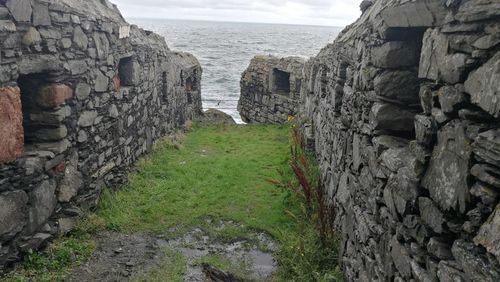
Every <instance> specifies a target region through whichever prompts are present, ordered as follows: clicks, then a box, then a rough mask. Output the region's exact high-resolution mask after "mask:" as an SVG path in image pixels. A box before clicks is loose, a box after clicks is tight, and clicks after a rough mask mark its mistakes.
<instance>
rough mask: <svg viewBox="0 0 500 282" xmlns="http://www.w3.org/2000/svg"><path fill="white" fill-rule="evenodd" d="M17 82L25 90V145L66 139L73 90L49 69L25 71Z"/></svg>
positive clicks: (22, 97)
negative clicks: (46, 70)
mask: <svg viewBox="0 0 500 282" xmlns="http://www.w3.org/2000/svg"><path fill="white" fill-rule="evenodd" d="M17 84H18V86H19V88H20V90H21V104H22V112H23V128H24V136H25V149H26V150H29V149H31V148H33V147H32V146H31V145H37V144H38V145H39V144H41V143H54V142H58V141H61V140H63V139H65V138H66V136H67V133H68V132H67V128H66V126H65V125H64V121H65V119H66V118H67V117H68V116H69V115H70V114H71V109H70V107H69V106H67V105H66V101H68V100H69V99H71V98H72V97H73V90H72V89H71V88H70V87H69V86H67V85H65V84H62V83H58V82H54V79H53V77H52V75H51V74H49V73H39V74H29V75H22V76H20V77H19V79H18V81H17ZM49 147H50V146H49Z"/></svg>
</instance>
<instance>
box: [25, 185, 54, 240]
mask: <svg viewBox="0 0 500 282" xmlns="http://www.w3.org/2000/svg"><path fill="white" fill-rule="evenodd" d="M55 192H56V183H55V181H53V180H50V181H49V180H47V181H44V182H42V184H40V186H38V187H36V188H35V189H34V190H33V191H31V193H30V206H31V207H30V209H29V221H28V232H29V233H33V232H35V231H36V230H37V229H38V228H39V227H40V226H42V225H43V224H44V223H45V222H46V221H47V219H49V217H50V216H51V215H52V212H53V211H54V209H55V207H56V204H57V199H56V196H55Z"/></svg>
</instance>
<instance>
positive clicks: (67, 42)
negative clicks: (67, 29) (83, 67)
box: [59, 38, 73, 49]
mask: <svg viewBox="0 0 500 282" xmlns="http://www.w3.org/2000/svg"><path fill="white" fill-rule="evenodd" d="M59 43H60V44H59V45H60V46H61V48H62V49H69V48H70V47H71V45H73V41H71V39H69V38H63V39H61V41H60V42H59Z"/></svg>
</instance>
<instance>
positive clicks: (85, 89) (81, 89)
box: [75, 83, 91, 101]
mask: <svg viewBox="0 0 500 282" xmlns="http://www.w3.org/2000/svg"><path fill="white" fill-rule="evenodd" d="M90 91H91V89H90V85H88V84H86V83H78V84H77V85H76V88H75V95H76V98H78V100H81V101H83V100H85V99H87V98H88V97H89V95H90Z"/></svg>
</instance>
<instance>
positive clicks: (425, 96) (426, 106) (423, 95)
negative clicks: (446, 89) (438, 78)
mask: <svg viewBox="0 0 500 282" xmlns="http://www.w3.org/2000/svg"><path fill="white" fill-rule="evenodd" d="M432 87H433V86H432V85H429V84H423V85H422V86H421V87H420V92H419V96H420V104H421V105H422V109H423V111H424V114H431V113H432V108H433V106H434V103H433V102H434V101H433V99H434V97H433V95H432Z"/></svg>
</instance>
